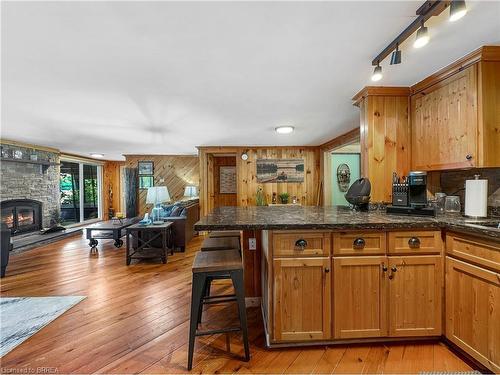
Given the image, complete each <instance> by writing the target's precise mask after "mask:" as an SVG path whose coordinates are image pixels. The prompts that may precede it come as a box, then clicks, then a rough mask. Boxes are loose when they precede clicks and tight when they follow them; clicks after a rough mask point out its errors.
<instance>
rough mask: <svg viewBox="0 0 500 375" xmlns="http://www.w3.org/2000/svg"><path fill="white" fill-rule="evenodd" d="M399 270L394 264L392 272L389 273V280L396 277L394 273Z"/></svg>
mask: <svg viewBox="0 0 500 375" xmlns="http://www.w3.org/2000/svg"><path fill="white" fill-rule="evenodd" d="M397 270H398V269H397V268H396V266H392V267H391V273H390V274H389V280H392V279H394V273H396V272H397Z"/></svg>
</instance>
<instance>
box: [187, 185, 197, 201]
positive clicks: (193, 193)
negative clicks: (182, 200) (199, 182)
mask: <svg viewBox="0 0 500 375" xmlns="http://www.w3.org/2000/svg"><path fill="white" fill-rule="evenodd" d="M184 196H185V197H190V198H192V197H197V196H198V189H197V188H196V186H192V185H188V186H186V188H185V189H184Z"/></svg>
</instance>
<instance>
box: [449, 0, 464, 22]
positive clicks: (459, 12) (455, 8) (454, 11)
mask: <svg viewBox="0 0 500 375" xmlns="http://www.w3.org/2000/svg"><path fill="white" fill-rule="evenodd" d="M466 13H467V6H466V5H465V0H453V1H452V2H451V4H450V21H451V22H455V21H457V20H459V19H460V18H462V17H463V16H465V14H466Z"/></svg>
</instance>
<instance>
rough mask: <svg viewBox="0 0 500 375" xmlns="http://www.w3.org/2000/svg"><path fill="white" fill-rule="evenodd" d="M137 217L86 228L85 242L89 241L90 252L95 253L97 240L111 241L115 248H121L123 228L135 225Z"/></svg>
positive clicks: (99, 223) (100, 223)
mask: <svg viewBox="0 0 500 375" xmlns="http://www.w3.org/2000/svg"><path fill="white" fill-rule="evenodd" d="M139 220H140V218H139V217H133V218H126V219H113V220H106V221H100V222H98V223H95V224H92V225H89V226H88V227H86V228H85V229H86V232H87V240H89V246H90V252H91V253H94V252H95V253H97V244H98V243H99V241H97V240H98V239H99V240H101V239H103V240H104V239H106V240H108V239H112V240H115V244H114V245H115V247H117V248H119V247H122V245H123V241H122V240H121V238H122V237H123V236H124V235H125V228H127V227H128V226H130V225H132V224H135V223H137V222H138V221H139Z"/></svg>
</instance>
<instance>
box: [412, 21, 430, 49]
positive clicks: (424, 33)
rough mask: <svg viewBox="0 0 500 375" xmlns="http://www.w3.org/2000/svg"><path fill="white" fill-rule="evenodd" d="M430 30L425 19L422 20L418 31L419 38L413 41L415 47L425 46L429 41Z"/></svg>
mask: <svg viewBox="0 0 500 375" xmlns="http://www.w3.org/2000/svg"><path fill="white" fill-rule="evenodd" d="M429 39H430V38H429V30H428V29H427V27H425V26H424V20H422V23H421V24H420V29H418V31H417V38H416V39H415V42H414V43H413V47H415V48H421V47H423V46H425V45H426V44H427V43H429Z"/></svg>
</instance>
